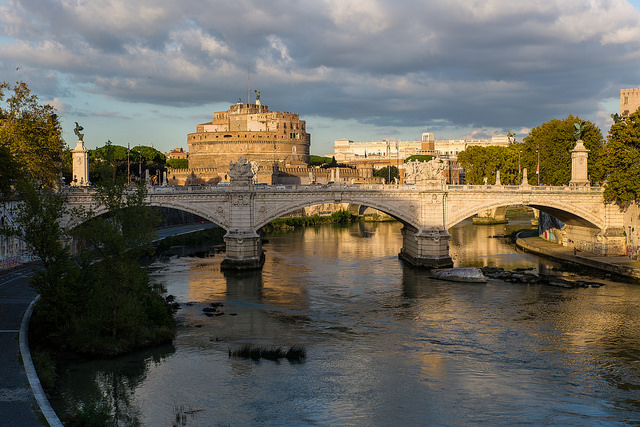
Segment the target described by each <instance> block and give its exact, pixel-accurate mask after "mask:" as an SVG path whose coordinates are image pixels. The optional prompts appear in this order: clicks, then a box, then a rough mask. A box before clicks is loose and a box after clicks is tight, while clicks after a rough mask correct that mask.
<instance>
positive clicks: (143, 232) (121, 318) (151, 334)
mask: <svg viewBox="0 0 640 427" xmlns="http://www.w3.org/2000/svg"><path fill="white" fill-rule="evenodd" d="M145 197H146V186H145V184H144V183H143V182H140V183H139V184H138V185H137V186H136V187H134V188H128V189H127V187H125V186H124V185H121V184H120V185H119V184H112V183H111V182H108V181H107V182H105V184H104V185H103V186H100V187H98V188H97V198H96V200H97V203H98V204H99V205H101V206H104V207H106V208H107V210H108V212H109V213H108V216H100V217H97V218H93V219H91V220H90V221H87V222H85V223H84V224H82V226H80V227H79V228H78V230H77V236H78V237H79V238H80V240H81V241H82V243H83V256H84V257H85V258H86V259H97V260H99V261H98V262H94V263H91V264H90V266H89V267H88V268H89V269H90V276H91V277H92V278H93V286H94V292H95V295H96V298H97V300H98V301H100V304H99V305H96V307H95V309H94V310H93V311H92V312H91V313H89V314H88V318H87V323H88V324H93V325H94V327H93V329H94V330H95V331H97V333H96V334H95V339H89V340H86V341H85V347H84V348H83V351H85V352H98V353H101V354H104V353H107V352H109V351H112V349H114V348H128V349H133V348H137V347H141V346H145V345H149V344H151V343H155V342H161V341H165V340H167V339H170V338H171V334H172V322H171V316H170V313H169V312H168V310H167V307H166V306H165V305H164V303H163V301H162V299H161V298H160V297H159V294H157V292H155V291H154V290H153V289H152V288H151V286H150V284H149V278H148V276H147V273H146V271H145V269H144V268H143V267H142V266H141V265H140V262H139V261H140V258H141V257H142V255H144V254H145V253H147V252H148V251H149V250H151V248H152V239H153V236H154V227H155V226H156V225H157V224H158V223H159V221H160V217H159V215H158V213H157V212H156V211H155V210H152V209H150V208H148V207H146V206H145V205H144V199H145Z"/></svg>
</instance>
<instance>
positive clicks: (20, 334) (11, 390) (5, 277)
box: [0, 266, 61, 427]
mask: <svg viewBox="0 0 640 427" xmlns="http://www.w3.org/2000/svg"><path fill="white" fill-rule="evenodd" d="M32 269H33V267H29V266H26V267H24V268H20V269H16V270H12V271H9V272H3V273H2V274H0V348H1V349H2V351H0V427H4V426H12V427H13V426H18V427H22V426H24V427H32V426H46V425H61V424H60V422H59V420H58V419H57V417H56V416H55V413H53V410H51V409H50V407H49V406H48V402H46V406H47V407H46V408H45V409H44V411H45V413H46V417H45V415H43V412H41V409H40V405H42V400H43V399H44V400H45V401H46V397H45V396H44V392H42V388H41V387H40V383H39V381H38V378H37V375H36V374H35V370H34V369H33V365H32V363H31V355H30V354H29V351H28V350H29V349H28V347H27V346H26V344H27V343H26V326H27V325H26V318H25V312H26V311H27V309H28V308H29V306H30V304H31V302H32V301H33V299H34V297H35V296H36V292H35V291H34V290H33V289H32V288H31V287H30V286H29V278H30V276H31V274H32ZM21 347H23V348H22V349H21ZM21 350H22V353H21ZM34 384H35V385H36V388H33V386H34ZM45 418H46V419H48V420H49V422H47V421H46V420H45Z"/></svg>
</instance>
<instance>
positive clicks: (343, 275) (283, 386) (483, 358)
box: [53, 218, 640, 426]
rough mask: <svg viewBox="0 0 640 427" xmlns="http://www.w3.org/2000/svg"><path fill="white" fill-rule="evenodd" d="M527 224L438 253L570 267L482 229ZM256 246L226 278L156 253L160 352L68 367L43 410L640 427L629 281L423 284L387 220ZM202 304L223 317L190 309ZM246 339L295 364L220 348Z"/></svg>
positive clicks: (122, 418)
mask: <svg viewBox="0 0 640 427" xmlns="http://www.w3.org/2000/svg"><path fill="white" fill-rule="evenodd" d="M526 221H528V219H527V218H524V219H522V220H520V221H518V220H515V221H514V220H512V221H511V222H510V223H509V224H508V225H495V226H473V225H472V224H471V223H470V222H465V223H463V224H460V225H459V226H457V227H455V228H454V229H452V230H450V232H451V234H452V238H451V254H452V257H453V259H454V263H455V264H456V266H471V265H474V266H484V265H496V266H503V267H505V268H506V269H515V268H533V269H534V270H538V271H544V272H547V273H549V272H552V273H555V274H560V275H564V276H566V277H565V278H569V279H571V278H574V277H584V276H576V275H575V273H567V272H563V271H562V268H560V266H559V265H557V264H554V263H553V262H549V261H546V260H543V259H540V258H538V257H536V256H533V255H529V254H523V253H519V252H517V251H516V250H515V248H514V247H513V246H512V245H511V244H510V243H508V241H506V240H505V239H501V238H496V237H494V236H499V235H504V234H507V233H509V232H510V231H511V230H513V229H521V228H523V226H526ZM268 240H269V241H268V243H266V244H265V250H266V251H267V254H266V255H267V256H266V263H265V265H264V268H263V269H262V271H261V272H251V273H243V274H224V273H223V272H221V271H220V262H221V260H222V256H221V255H215V256H212V257H205V258H199V257H189V256H184V257H173V258H169V259H163V260H158V261H156V262H154V263H153V264H152V265H151V266H150V267H149V270H150V273H151V276H152V280H153V281H154V282H155V283H163V284H164V285H165V286H166V287H167V290H168V293H170V294H172V295H175V296H176V298H177V300H178V301H179V302H180V303H181V304H182V305H183V308H182V309H181V310H180V311H179V320H180V326H179V328H178V333H177V337H176V339H175V342H174V345H173V346H167V347H164V348H160V349H154V350H152V351H146V352H141V353H138V354H135V355H132V356H128V357H125V358H120V359H117V360H109V361H94V362H90V363H83V364H79V365H74V366H70V367H68V369H67V370H66V371H65V373H64V374H63V375H62V376H61V378H60V381H59V382H60V385H61V388H62V390H63V393H62V400H63V401H64V403H62V402H61V401H54V402H53V403H54V405H55V406H56V409H57V410H58V411H63V410H65V409H64V408H65V407H67V408H68V407H70V406H81V405H85V406H90V405H92V404H94V403H95V402H96V401H102V402H106V403H108V404H109V405H110V407H111V409H112V410H113V411H114V412H115V413H116V414H117V417H118V419H119V422H120V425H136V424H142V425H146V426H172V425H185V426H218V425H231V426H249V425H252V426H253V425H272V426H282V425H292V426H298V425H323V426H324V425H357V426H364V425H366V426H397V425H442V426H448V425H451V426H460V425H490V426H493V425H519V424H520V425H563V426H564V425H628V424H640V285H637V284H631V283H623V282H616V281H613V280H610V279H606V278H601V277H597V278H594V277H588V278H589V279H590V280H597V281H600V282H602V283H604V284H605V286H602V287H600V288H594V287H591V288H578V289H564V288H557V287H551V286H547V285H523V284H513V283H507V282H504V281H500V280H489V282H488V283H487V284H465V283H453V282H444V281H437V280H434V279H431V278H430V277H429V273H428V271H424V270H420V269H412V268H410V267H407V266H406V265H404V264H403V263H402V262H401V261H399V260H398V258H397V254H398V252H399V250H400V248H401V246H402V238H401V235H400V224H398V223H361V224H354V225H351V226H346V227H337V226H323V227H318V228H308V229H305V230H301V231H295V232H288V233H283V234H278V235H272V236H269V237H268ZM212 302H214V303H223V304H224V306H223V307H221V311H222V312H224V315H220V316H213V317H207V316H205V315H204V313H203V312H202V309H203V308H204V307H206V306H208V305H209V304H210V303H212ZM244 344H253V345H263V346H280V347H289V346H293V345H299V346H303V347H304V348H305V349H306V354H307V358H306V360H304V361H302V362H289V361H287V359H283V360H281V361H279V362H275V361H269V360H264V359H263V360H260V361H252V360H249V359H240V358H235V357H229V351H230V350H231V351H235V350H237V349H239V348H240V347H242V346H243V345H244ZM92 402H93V403H92Z"/></svg>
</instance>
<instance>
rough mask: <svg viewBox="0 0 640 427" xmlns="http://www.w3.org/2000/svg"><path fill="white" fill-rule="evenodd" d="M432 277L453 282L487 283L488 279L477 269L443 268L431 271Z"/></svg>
mask: <svg viewBox="0 0 640 427" xmlns="http://www.w3.org/2000/svg"><path fill="white" fill-rule="evenodd" d="M431 277H433V278H434V279H439V280H449V281H452V282H469V283H487V279H486V277H484V274H483V273H482V270H480V269H479V268H477V267H462V268H443V269H438V270H431Z"/></svg>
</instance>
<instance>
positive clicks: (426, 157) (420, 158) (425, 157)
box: [404, 154, 434, 163]
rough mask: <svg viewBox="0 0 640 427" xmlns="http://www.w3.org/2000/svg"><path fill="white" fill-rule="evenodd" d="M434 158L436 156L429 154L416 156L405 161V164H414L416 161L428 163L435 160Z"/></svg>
mask: <svg viewBox="0 0 640 427" xmlns="http://www.w3.org/2000/svg"><path fill="white" fill-rule="evenodd" d="M433 157H434V156H431V155H429V154H414V155H412V156H409V157H407V158H406V159H404V162H405V163H407V162H413V161H414V160H417V161H419V162H428V161H429V160H431V159H433Z"/></svg>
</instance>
